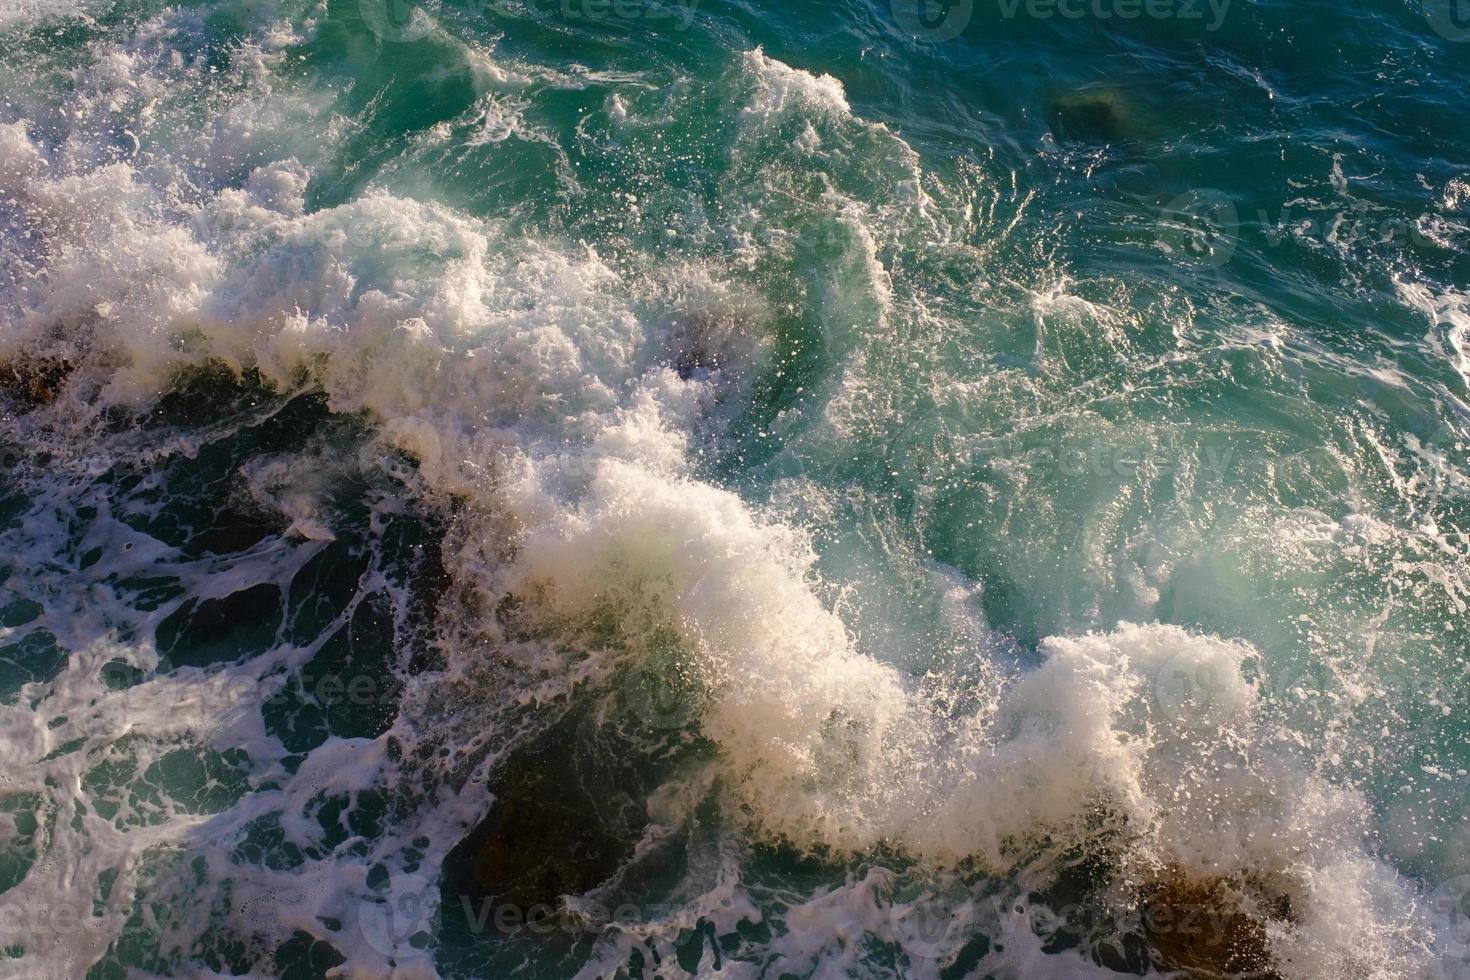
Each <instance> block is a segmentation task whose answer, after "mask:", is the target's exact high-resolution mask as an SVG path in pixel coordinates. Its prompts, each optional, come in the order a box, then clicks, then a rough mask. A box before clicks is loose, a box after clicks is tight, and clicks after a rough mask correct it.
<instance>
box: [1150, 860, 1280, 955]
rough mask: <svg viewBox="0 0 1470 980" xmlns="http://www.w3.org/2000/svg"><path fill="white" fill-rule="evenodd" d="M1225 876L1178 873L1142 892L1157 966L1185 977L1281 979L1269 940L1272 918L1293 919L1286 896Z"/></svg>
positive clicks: (1154, 883)
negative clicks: (1268, 926) (1268, 893)
mask: <svg viewBox="0 0 1470 980" xmlns="http://www.w3.org/2000/svg"><path fill="white" fill-rule="evenodd" d="M1261 893H1262V889H1259V888H1256V887H1251V886H1249V885H1248V884H1246V883H1242V882H1237V881H1234V880H1231V879H1226V878H1208V879H1192V878H1188V877H1186V876H1185V875H1184V874H1183V873H1180V872H1174V873H1171V874H1169V875H1168V876H1166V877H1164V878H1162V879H1160V880H1159V881H1156V882H1153V883H1151V884H1150V885H1148V886H1146V887H1145V889H1144V891H1143V896H1142V897H1143V903H1144V904H1143V907H1144V915H1143V920H1144V930H1145V933H1146V935H1147V938H1148V940H1149V943H1150V945H1151V946H1152V947H1153V949H1154V951H1155V952H1156V953H1157V955H1158V965H1159V967H1160V968H1161V969H1164V970H1168V971H1180V972H1181V973H1183V974H1184V975H1185V976H1229V977H1242V978H1244V977H1249V978H1255V980H1278V978H1279V977H1280V974H1278V973H1277V972H1276V967H1275V964H1274V962H1273V961H1272V958H1271V951H1270V946H1269V944H1268V942H1267V938H1266V923H1267V921H1268V920H1269V919H1279V920H1289V919H1291V917H1292V911H1291V903H1290V902H1289V901H1288V900H1287V899H1286V898H1285V897H1284V896H1279V895H1277V896H1271V897H1267V898H1264V900H1263V898H1262V894H1261Z"/></svg>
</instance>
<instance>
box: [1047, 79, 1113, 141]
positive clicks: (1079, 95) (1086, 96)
mask: <svg viewBox="0 0 1470 980" xmlns="http://www.w3.org/2000/svg"><path fill="white" fill-rule="evenodd" d="M1051 116H1052V126H1053V128H1054V129H1055V130H1056V132H1057V135H1058V136H1060V137H1062V138H1063V139H1068V140H1074V141H1076V142H1081V143H1111V142H1114V141H1116V140H1121V139H1126V138H1127V136H1128V114H1127V112H1126V111H1125V109H1124V106H1123V104H1122V100H1121V99H1120V98H1119V96H1118V93H1116V92H1114V91H1112V90H1111V89H1096V90H1092V91H1084V92H1070V93H1068V94H1066V95H1063V96H1060V97H1058V98H1057V99H1055V100H1053V101H1052V105H1051Z"/></svg>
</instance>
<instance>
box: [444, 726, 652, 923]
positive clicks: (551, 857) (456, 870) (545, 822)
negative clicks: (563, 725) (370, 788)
mask: <svg viewBox="0 0 1470 980" xmlns="http://www.w3.org/2000/svg"><path fill="white" fill-rule="evenodd" d="M572 734H573V733H572V732H569V731H565V730H562V731H557V732H553V733H551V734H550V735H549V737H543V739H542V740H541V741H539V742H538V743H537V744H535V745H532V746H529V747H527V748H525V749H523V750H521V751H519V752H518V753H517V754H516V755H515V756H513V757H512V758H511V759H510V760H508V761H507V763H506V764H505V765H504V766H503V767H502V768H501V769H500V770H499V773H498V776H497V778H496V779H495V784H494V786H493V792H494V794H495V802H494V804H493V805H492V807H491V811H490V813H489V815H488V816H487V817H486V819H485V820H484V821H483V822H482V823H481V824H480V825H479V826H477V827H476V828H475V829H474V830H473V831H471V832H470V835H469V836H468V837H467V838H466V839H465V840H464V841H463V842H462V843H461V844H460V845H459V846H458V847H456V848H455V849H454V850H453V851H452V852H450V854H449V856H448V858H447V860H446V861H445V869H446V871H447V874H446V877H445V883H446V892H452V893H453V894H446V896H445V897H446V901H447V902H449V903H456V902H461V901H468V902H471V903H475V904H476V905H478V904H479V903H482V902H483V901H485V900H489V901H490V902H491V905H492V906H493V907H492V908H491V909H490V910H489V911H490V912H491V914H492V915H494V916H496V917H497V920H496V921H499V922H501V923H511V924H513V925H521V924H525V923H527V922H528V921H530V922H534V921H536V920H544V919H546V918H547V917H548V916H552V915H554V914H556V913H557V911H558V910H559V909H560V907H561V900H562V897H563V896H567V895H573V896H575V895H582V894H585V893H587V892H589V891H591V890H593V889H595V888H597V887H598V886H599V885H602V884H604V883H605V882H607V881H608V880H609V879H611V878H612V877H613V876H614V875H615V874H616V873H617V872H618V870H619V869H620V868H621V867H622V866H623V865H624V864H626V863H627V862H628V860H629V859H630V858H631V857H632V855H633V849H634V845H635V843H636V842H637V840H638V839H639V836H640V835H641V832H642V824H643V822H645V820H646V811H645V809H644V807H643V806H641V805H639V804H638V803H637V802H636V800H635V799H634V797H633V796H632V795H630V794H629V793H628V789H629V788H630V786H629V777H631V776H632V774H631V773H628V772H626V771H623V770H622V768H621V767H619V766H612V767H607V766H605V765H602V764H600V762H606V761H607V760H592V759H589V757H588V754H587V753H586V747H585V745H583V746H581V751H579V747H578V744H577V740H576V739H575V738H574V737H571V736H572ZM632 781H634V782H636V777H633V780H632Z"/></svg>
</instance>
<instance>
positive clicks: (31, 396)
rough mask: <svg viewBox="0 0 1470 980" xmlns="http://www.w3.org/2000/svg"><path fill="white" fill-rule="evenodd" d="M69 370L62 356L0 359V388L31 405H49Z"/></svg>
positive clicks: (69, 363) (68, 375)
mask: <svg viewBox="0 0 1470 980" xmlns="http://www.w3.org/2000/svg"><path fill="white" fill-rule="evenodd" d="M73 370H75V367H74V365H72V363H71V362H70V361H68V360H66V359H64V358H42V359H30V358H16V359H14V360H10V361H0V391H4V392H6V393H7V394H9V395H11V396H12V397H14V398H18V399H20V400H21V401H23V402H26V403H28V404H31V405H49V404H51V403H52V402H53V401H55V400H56V396H57V395H59V394H60V393H61V387H62V385H64V384H66V379H67V378H69V377H71V373H72V371H73Z"/></svg>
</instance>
